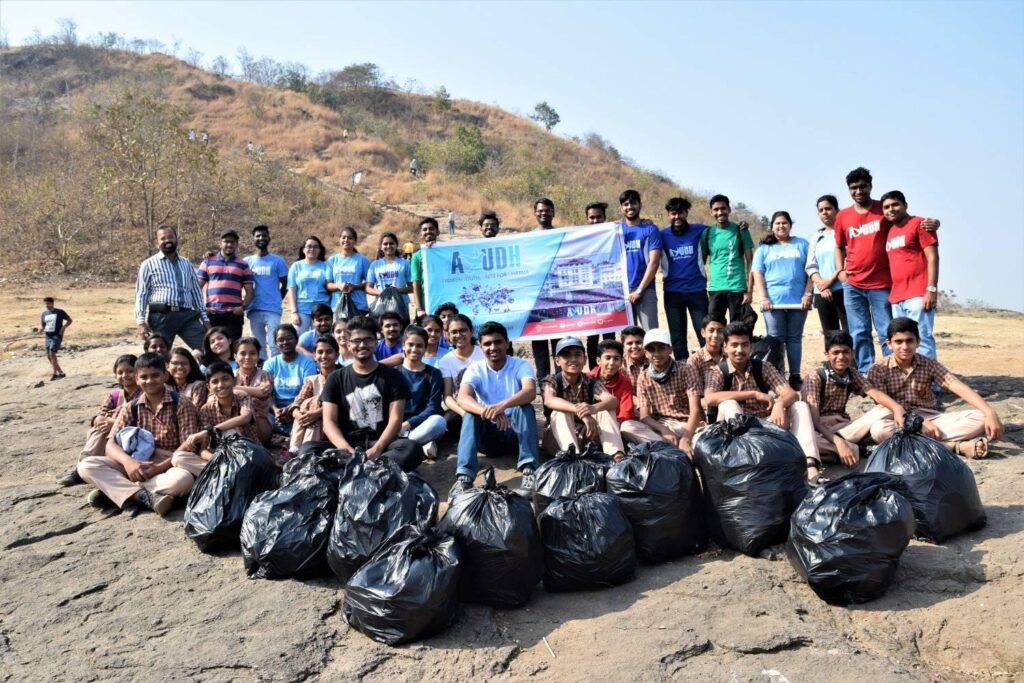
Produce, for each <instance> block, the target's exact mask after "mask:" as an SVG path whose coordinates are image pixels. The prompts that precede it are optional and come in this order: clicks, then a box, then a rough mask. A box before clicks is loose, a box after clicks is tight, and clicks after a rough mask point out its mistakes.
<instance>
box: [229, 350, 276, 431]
mask: <svg viewBox="0 0 1024 683" xmlns="http://www.w3.org/2000/svg"><path fill="white" fill-rule="evenodd" d="M232 348H233V350H234V352H235V360H236V361H238V370H237V371H236V372H235V390H236V391H240V392H242V393H243V394H245V395H247V396H248V397H249V400H250V401H251V402H252V412H253V414H254V415H255V416H256V436H257V437H258V438H259V441H260V443H266V442H267V440H268V439H270V434H271V433H272V432H273V431H274V427H273V424H272V423H271V421H270V414H271V400H272V399H273V395H274V378H273V377H271V376H270V375H269V374H268V373H267V372H266V371H264V370H260V368H259V361H260V351H261V349H260V342H259V340H258V339H256V337H242V338H241V339H239V340H238V341H236V342H235V343H234V346H233V347H232Z"/></svg>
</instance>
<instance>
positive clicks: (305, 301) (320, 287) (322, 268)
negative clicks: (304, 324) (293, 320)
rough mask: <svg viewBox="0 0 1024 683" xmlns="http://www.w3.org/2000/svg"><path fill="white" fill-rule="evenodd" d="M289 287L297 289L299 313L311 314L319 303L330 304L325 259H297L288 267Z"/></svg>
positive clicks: (296, 299)
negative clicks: (310, 261) (309, 261)
mask: <svg viewBox="0 0 1024 683" xmlns="http://www.w3.org/2000/svg"><path fill="white" fill-rule="evenodd" d="M288 289H294V290H295V302H296V303H297V304H298V307H299V311H298V312H299V313H305V314H306V315H309V314H310V313H312V312H313V307H314V306H316V305H317V304H329V303H330V302H331V296H330V294H328V292H327V264H326V263H324V262H323V261H314V262H313V263H306V261H305V259H303V260H301V261H296V262H295V263H293V264H292V267H291V268H289V269H288Z"/></svg>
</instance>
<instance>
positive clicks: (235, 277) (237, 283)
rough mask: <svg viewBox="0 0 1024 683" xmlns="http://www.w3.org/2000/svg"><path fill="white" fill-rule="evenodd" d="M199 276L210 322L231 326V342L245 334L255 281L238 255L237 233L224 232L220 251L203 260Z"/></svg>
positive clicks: (216, 325)
mask: <svg viewBox="0 0 1024 683" xmlns="http://www.w3.org/2000/svg"><path fill="white" fill-rule="evenodd" d="M196 275H197V276H198V277H199V284H200V286H201V287H202V290H203V293H204V294H205V295H206V314H207V315H208V316H209V318H210V324H211V325H213V326H214V327H223V328H225V329H227V330H228V332H229V335H228V336H229V337H230V338H231V341H234V340H236V339H238V338H239V337H241V336H242V323H243V322H244V321H245V317H244V316H245V308H246V306H248V305H249V302H250V301H252V296H253V282H254V281H255V280H254V278H253V274H252V270H251V269H250V268H249V264H248V263H246V261H245V260H244V259H242V258H240V257H239V256H238V233H237V232H235V231H234V230H230V229H229V230H225V231H224V232H222V233H221V235H220V252H219V253H217V254H215V255H214V256H211V257H209V258H205V259H203V262H202V263H201V264H200V265H199V271H198V272H197V273H196Z"/></svg>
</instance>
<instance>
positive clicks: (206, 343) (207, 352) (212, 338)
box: [199, 327, 238, 377]
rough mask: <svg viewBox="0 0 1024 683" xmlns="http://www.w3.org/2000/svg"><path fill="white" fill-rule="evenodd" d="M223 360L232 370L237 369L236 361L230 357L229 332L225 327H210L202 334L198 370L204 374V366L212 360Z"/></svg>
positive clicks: (208, 364) (206, 366)
mask: <svg viewBox="0 0 1024 683" xmlns="http://www.w3.org/2000/svg"><path fill="white" fill-rule="evenodd" d="M218 360H219V361H224V362H225V363H227V364H228V365H230V366H231V369H232V370H237V369H238V363H236V362H235V359H234V358H232V353H231V333H230V332H229V331H228V329H227V328H226V327H211V328H210V329H209V330H207V331H206V334H205V335H203V353H202V356H201V357H200V358H199V371H200V372H202V373H203V376H204V377H205V376H206V368H208V367H209V366H210V364H211V363H213V362H214V361H218Z"/></svg>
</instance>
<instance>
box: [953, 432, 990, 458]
mask: <svg viewBox="0 0 1024 683" xmlns="http://www.w3.org/2000/svg"><path fill="white" fill-rule="evenodd" d="M964 444H970V446H971V452H970V453H964V452H963V450H962V448H961V447H962V446H963V445H964ZM953 452H954V453H956V454H957V455H959V456H960V457H962V458H967V459H968V460H984V459H985V458H987V457H988V439H987V438H986V437H984V436H979V437H978V438H977V439H974V440H973V441H957V442H956V443H954V444H953Z"/></svg>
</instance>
